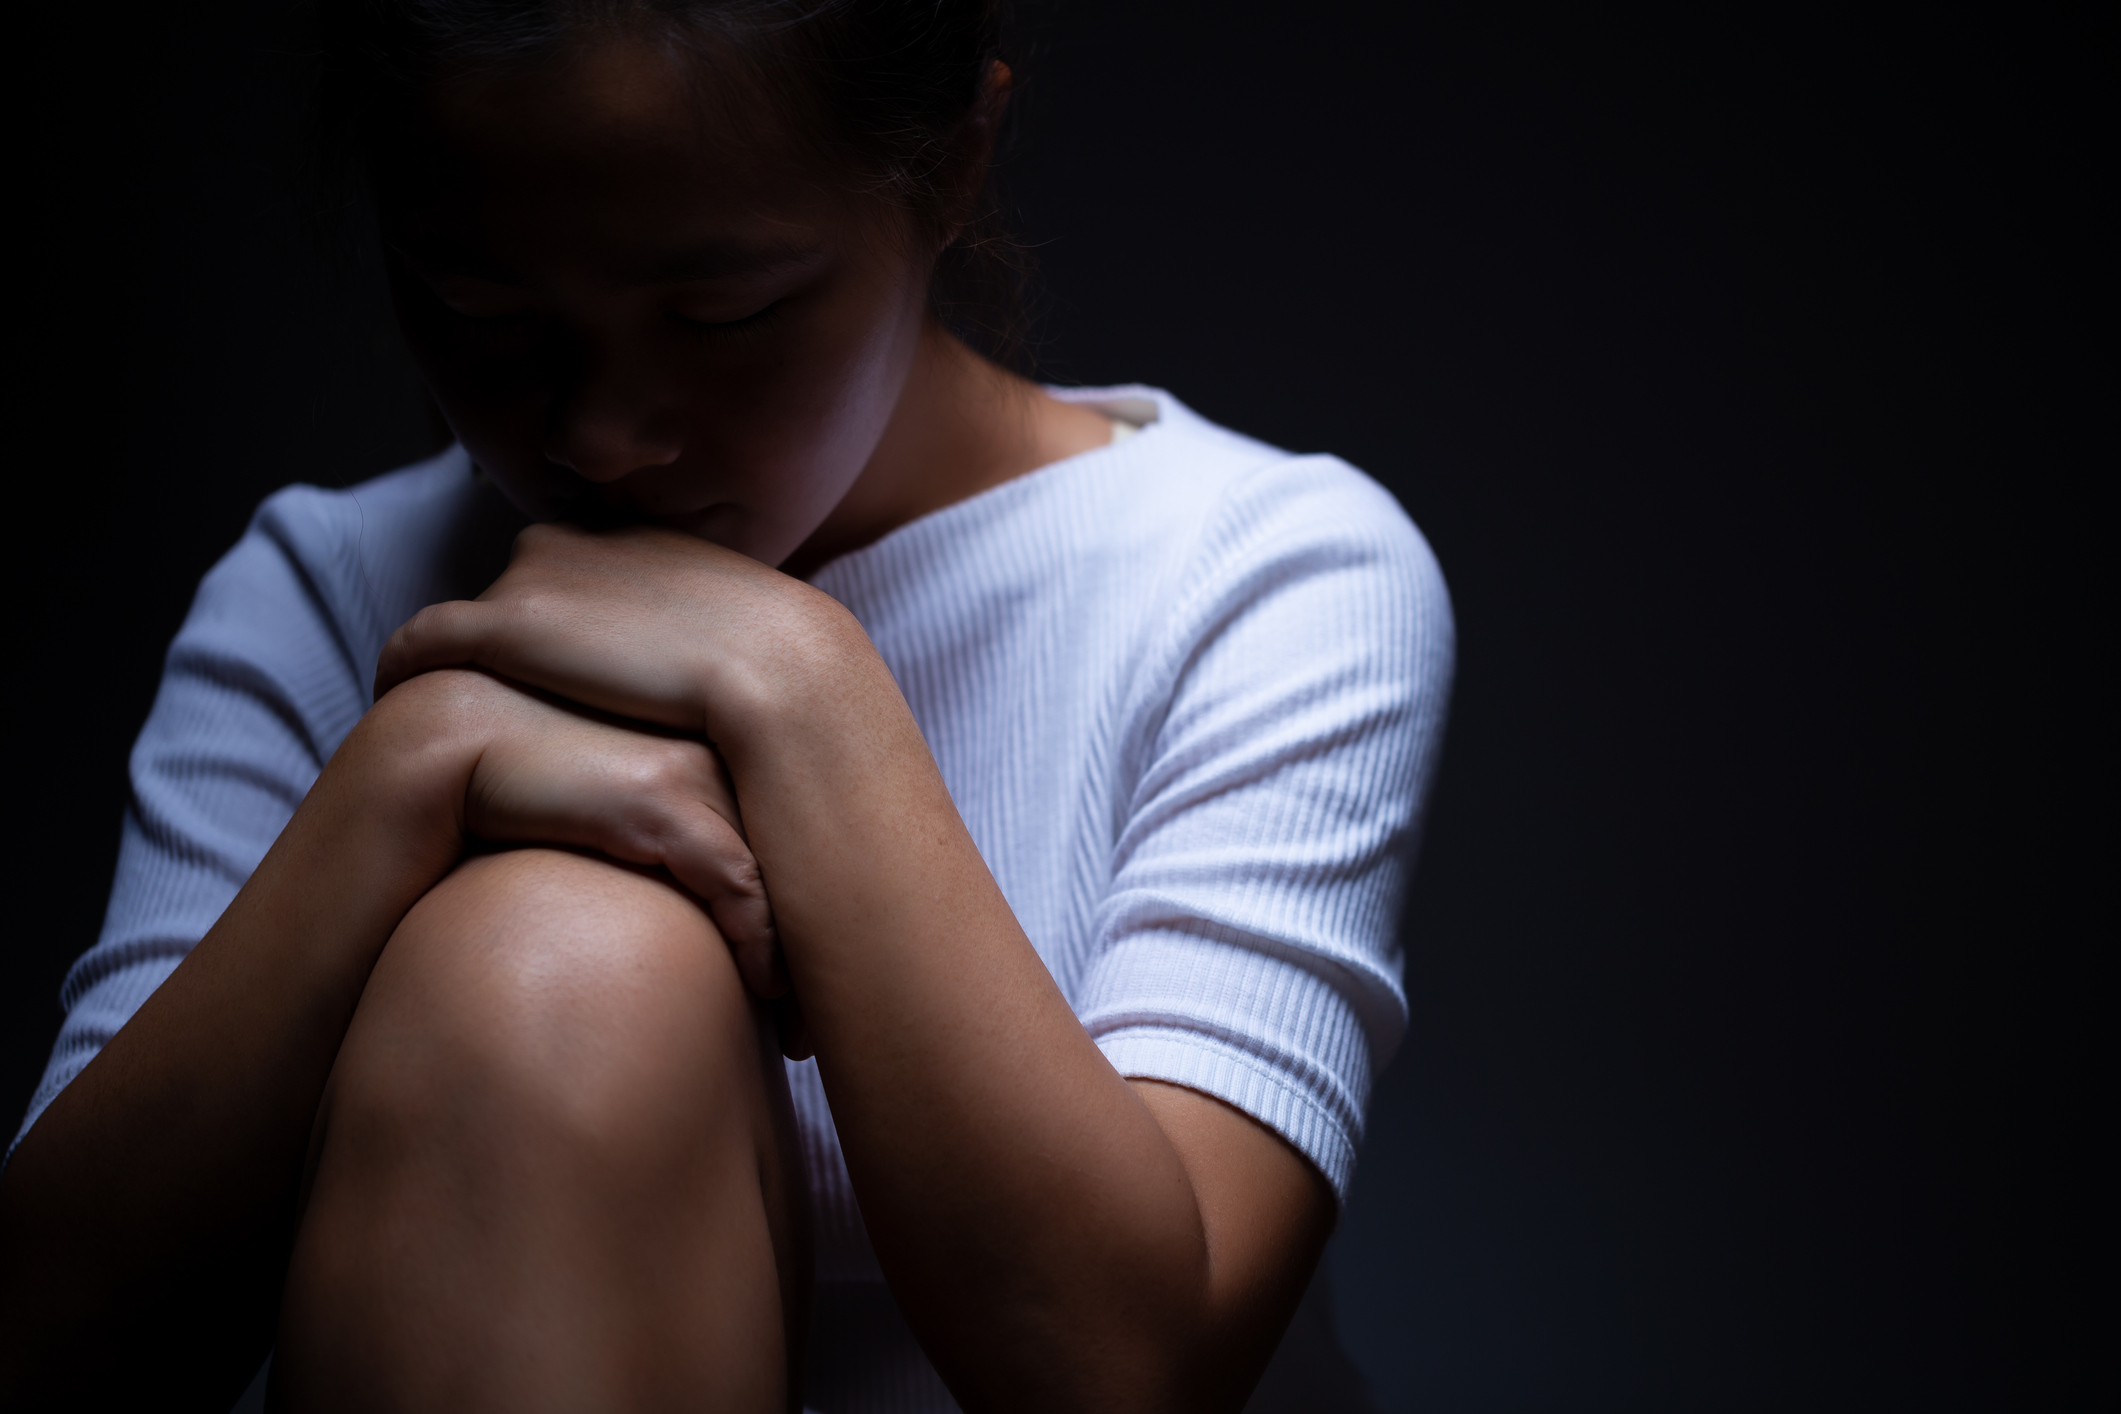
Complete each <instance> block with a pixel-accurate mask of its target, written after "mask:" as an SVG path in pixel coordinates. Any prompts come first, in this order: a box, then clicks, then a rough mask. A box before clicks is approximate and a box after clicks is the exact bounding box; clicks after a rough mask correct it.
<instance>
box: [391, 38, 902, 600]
mask: <svg viewBox="0 0 2121 1414" xmlns="http://www.w3.org/2000/svg"><path fill="white" fill-rule="evenodd" d="M695 62H697V61H695ZM717 99H718V95H717V93H716V92H715V90H714V87H713V75H712V72H711V71H709V72H707V73H705V74H700V73H698V71H694V72H693V73H688V71H687V69H686V68H685V66H684V63H683V61H681V60H679V59H677V58H676V57H674V56H672V55H670V54H667V53H665V52H663V51H661V50H659V49H657V48H655V47H653V46H650V45H646V44H633V43H627V42H623V41H613V42H610V43H607V44H604V45H602V46H600V47H594V48H591V49H589V50H588V51H587V52H584V53H580V54H577V55H571V56H570V57H569V58H568V60H567V62H566V63H565V64H564V65H563V66H554V67H550V68H542V69H538V70H535V71H531V72H522V73H505V74H497V75H488V76H479V77H475V78H466V79H458V80H455V81H452V82H449V83H445V84H443V85H440V86H438V87H437V88H435V89H434V90H432V91H431V92H429V93H428V94H426V95H425V96H424V100H423V102H422V103H421V104H420V106H419V108H418V110H417V111H416V112H415V113H413V114H412V115H411V117H410V120H409V121H408V123H407V124H406V126H405V127H404V128H403V129H402V130H401V135H400V137H399V138H398V139H397V140H396V141H395V142H394V143H393V144H391V145H390V146H389V147H387V148H386V149H385V160H384V161H383V162H382V163H380V164H379V166H380V171H381V181H380V182H379V189H380V193H381V198H382V202H381V210H382V225H383V237H384V243H385V251H386V259H387V261H388V263H389V266H390V273H391V281H392V286H393V290H394V293H395V298H396V302H397V307H398V314H399V320H400V323H401V324H402V326H403V328H404V331H405V335H406V338H407V339H408V341H409V342H410V343H411V345H412V349H413V353H414V356H415V357H416V358H417V359H418V361H419V364H420V366H421V369H422V370H423V371H424V372H425V374H426V376H427V380H428V383H429V385H430V386H431V387H432V389H433V390H434V394H435V397H436V399H437V400H438V401H439V402H440V404H441V407H442V411H443V413H444V414H445V415H446V416H447V417H448V419H449V423H450V426H451V427H452V428H453V429H455V431H456V434H457V436H458V437H459V438H460V439H461V440H462V442H463V444H464V446H465V447H466V448H467V449H468V450H469V451H470V453H471V456H472V458H473V460H474V461H476V462H477V463H478V464H479V466H481V467H483V468H484V469H485V471H486V473H487V474H488V475H489V476H491V477H492V478H493V480H494V481H495V482H496V483H497V484H498V485H499V486H500V487H501V489H502V490H503V491H504V492H506V493H507V495H508V496H509V498H510V499H511V500H513V501H514V502H515V503H516V504H517V505H518V506H520V507H521V508H522V509H523V510H524V511H525V512H527V513H528V514H530V515H531V516H534V517H536V518H539V519H557V518H561V517H568V518H573V519H578V520H589V521H592V522H595V521H602V520H610V519H623V520H649V521H654V522H658V523H661V524H664V525H668V526H671V527H673V528H676V529H680V530H685V531H688V532H691V533H693V534H696V535H700V536H703V537H705V538H706V539H709V540H712V541H714V542H715V543H717V544H720V545H725V546H728V547H729V548H731V549H734V550H738V551H741V552H742V553H744V554H747V555H750V556H752V557H753V558H755V559H758V560H760V561H763V562H764V563H766V564H769V565H772V564H779V563H780V562H781V561H782V560H783V559H785V558H786V557H787V556H788V554H789V553H790V552H791V551H792V550H794V549H795V548H796V547H797V546H798V545H800V544H801V543H802V542H803V541H804V540H805V539H806V538H808V537H809V535H810V533H811V532H812V531H813V530H815V529H816V528H817V527H818V525H819V524H820V523H821V522H822V521H823V520H824V518H825V517H826V515H827V514H828V513H829V512H830V511H831V510H832V508H833V507H834V506H835V505H837V504H838V503H839V501H840V499H841V498H842V497H843V496H844V495H845V494H846V493H847V490H848V489H849V487H851V486H852V485H853V483H854V481H855V478H856V477H857V476H859V475H860V474H861V471H862V469H863V467H864V465H865V464H866V463H867V462H868V460H869V457H870V454H871V452H872V451H873V450H874V449H875V447H876V444H877V441H878V439H879V438H880V437H881V436H882V434H883V431H884V428H885V425H886V424H887V423H888V422H889V420H890V417H891V414H892V410H893V408H894V406H895V405H896V403H897V401H898V398H899V394H900V391H901V389H902V388H903V386H904V384H905V380H906V376H907V372H908V369H909V367H910V366H911V363H912V360H913V356H914V353H915V350H916V348H917V347H918V346H919V343H920V332H921V328H922V324H923V321H924V315H925V308H926V298H927V275H928V270H929V267H930V264H931V260H932V256H933V252H932V251H929V250H926V249H923V248H922V247H921V243H920V242H919V241H918V240H917V239H916V238H915V237H914V236H913V235H912V232H911V229H910V227H909V226H908V225H907V224H906V223H905V222H904V221H903V220H902V219H899V218H897V217H896V216H895V214H894V213H893V212H892V210H891V208H889V207H887V206H886V205H885V204H884V203H882V202H881V201H878V200H876V199H874V198H869V199H863V198H861V197H859V196H857V195H854V194H851V193H849V192H848V191H847V190H846V187H847V183H846V182H845V181H844V180H840V181H835V180H834V179H833V178H832V176H831V174H830V173H829V172H828V171H827V170H826V169H825V168H823V167H822V166H821V165H820V164H819V163H818V161H817V160H816V159H815V158H811V157H808V156H806V155H804V154H803V153H802V152H801V150H800V149H799V148H798V146H797V145H796V144H795V143H794V142H793V141H791V140H790V139H789V138H788V136H787V134H786V133H785V131H784V129H783V125H782V124H781V123H780V122H779V121H778V120H777V119H776V118H775V117H774V116H772V115H771V114H770V113H769V112H768V111H767V109H768V108H769V107H770V105H765V104H757V103H754V104H752V105H750V110H749V111H745V110H744V108H743V105H741V104H740V103H737V102H720V101H717Z"/></svg>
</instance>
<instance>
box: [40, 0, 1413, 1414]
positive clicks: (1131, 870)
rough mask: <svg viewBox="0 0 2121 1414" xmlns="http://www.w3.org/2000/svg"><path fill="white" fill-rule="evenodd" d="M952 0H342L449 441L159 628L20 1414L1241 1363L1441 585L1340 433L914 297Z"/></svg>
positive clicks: (970, 101) (57, 1111)
mask: <svg viewBox="0 0 2121 1414" xmlns="http://www.w3.org/2000/svg"><path fill="white" fill-rule="evenodd" d="M997 4H998V0H326V3H325V4H324V16H323V18H324V23H325V29H324V34H325V44H324V59H325V65H326V96H327V100H328V104H327V113H328V115H329V116H330V118H331V119H332V122H333V124H334V126H333V128H332V131H335V132H338V133H340V134H341V135H342V136H344V137H345V138H346V139H347V140H348V141H349V142H350V144H351V148H350V150H351V151H353V152H355V153H356V154H357V156H358V162H359V171H360V172H361V174H362V176H363V181H364V183H365V185H366V188H367V190H368V191H369V193H370V194H371V195H372V197H373V200H374V203H375V211H376V215H377V220H378V223H379V229H380V232H381V237H382V241H383V246H384V251H385V258H386V261H387V264H388V267H389V272H390V277H391V281H392V285H393V289H394V291H395V299H396V302H397V308H398V314H399V319H400V321H401V324H402V327H403V329H404V333H405V336H406V339H407V341H408V342H409V344H410V346H411V348H412V349H413V351H414V353H415V356H416V357H417V359H418V361H419V364H420V366H421V368H422V370H423V371H424V374H425V376H426V378H427V381H428V384H429V386H430V387H431V388H432V390H433V393H434V396H435V399H436V401H437V402H438V404H439V405H440V407H441V408H442V410H443V412H444V413H445V415H446V416H447V418H448V420H449V424H450V426H451V428H452V429H453V430H454V432H455V435H456V437H457V444H456V445H455V446H453V447H452V448H451V449H450V450H448V451H447V452H445V453H443V454H442V455H440V456H438V457H436V458H435V459H434V460H432V461H429V462H426V463H423V464H421V465H418V466H413V467H409V468H406V469H405V470H402V471H398V472H395V473H393V474H391V475H388V476H384V477H380V478H378V479H376V480H374V481H371V482H368V483H366V484H364V485H361V486H358V487H355V488H354V489H352V490H350V491H343V492H326V491H319V490H316V489H314V488H310V487H304V486H295V487H290V488H289V489H287V490H285V491H282V492H280V493H279V494H278V495H276V496H274V497H272V498H271V499H270V500H268V501H267V502H266V503H265V505H264V506H263V507H262V508H261V509H260V510H259V512H258V514H257V516H256V518H255V520H254V521H253V523H252V525H251V527H250V530H249V531H248V533H247V534H246V535H245V536H244V538H243V539H242V541H241V542H240V543H239V544H238V545H237V546H236V547H235V549H234V550H232V551H231V552H230V553H229V554H228V556H227V557H226V558H225V559H224V560H222V562H221V563H220V564H219V565H218V566H217V567H216V568H215V569H214V570H213V572H212V573H211V574H209V575H208V576H207V578H206V580H205V582H204V583H203V584H202V585H201V587H200V590H199V594H198V598H197V600H196V602H195V603H194V604H193V606H192V610H191V613H190V616H189V618H188V619H187V620H186V621H185V624H184V627H183V630H182V631H181V632H180V633H179V635H178V637H177V640H176V642H175V643H174V644H173V645H172V647H171V649H170V653H169V659H168V665H167V671H166V674H165V677H164V680H163V684H162V688H161V692H160V695H159V696H158V697H157V699H156V702H155V707H154V711H153V714H152V716H151V717H150V718H149V720H148V723H147V726H146V728H145V730H144V732H143V733H142V735H141V737H140V740H139V743H138V745H137V746H136V747H135V750H134V753H133V758H132V772H133V783H134V804H133V808H132V810H131V811H130V813H129V815H128V817H127V820H126V827H125V837H124V844H123V851H122V854H121V857H120V862H119V867H118V876H117V883H116V887H115V890H114V892H113V895H112V899H111V903H110V910H109V914H108V918H107V921H106V923H105V925H104V930H103V934H102V937H101V940H100V941H99V942H98V943H97V945H96V947H95V948H94V949H93V950H91V951H90V952H89V953H88V954H87V955H86V956H85V957H83V958H82V959H81V961H80V962H79V964H77V965H76V967H75V968H74V970H73V972H72V974H71V975H70V976H69V978H68V980H67V984H66V991H65V1001H66V1003H67V1006H68V1008H69V1013H68V1019H67V1023H66V1027H65V1030H64V1032H63V1034H62V1036H61V1039H60V1042H59V1045H58V1048H57V1052H56V1054H55V1055H54V1057H53V1060H52V1063H51V1067H50V1070H49V1072H48V1073H47V1075H46V1077H45V1081H44V1084H43V1086H42V1087H41V1088H40V1089H39V1091H38V1093H37V1097H36V1101H35V1103H34V1105H33V1106H32V1108H31V1111H30V1114H29V1117H28V1119H27V1121H26V1122H25V1124H24V1127H23V1130H22V1133H21V1135H20V1137H19V1138H18V1140H17V1143H16V1146H15V1148H14V1149H13V1151H12V1154H11V1157H10V1159H9V1166H8V1169H7V1172H6V1175H5V1180H4V1185H0V1243H4V1256H5V1262H4V1268H5V1270H4V1276H0V1288H4V1302H5V1310H4V1313H0V1331H4V1332H5V1335H4V1341H5V1346H6V1350H7V1359H6V1364H5V1366H4V1369H0V1380H4V1381H5V1383H4V1385H0V1399H4V1400H5V1401H6V1402H7V1405H8V1407H9V1408H15V1407H24V1408H27V1407H32V1406H37V1407H44V1402H45V1401H56V1400H58V1399H61V1398H63V1399H65V1400H66V1402H67V1403H68V1404H69V1405H70V1406H72V1407H81V1408H100V1407H119V1406H118V1405H117V1403H116V1401H118V1400H119V1399H121V1398H122V1399H130V1400H135V1401H138V1402H139V1407H153V1408H158V1409H161V1408H199V1409H213V1410H217V1411H218V1410H221V1409H225V1408H226V1407H227V1404H228V1402H229V1401H230V1400H231V1399H232V1398H233V1397H234V1395H235V1394H236V1393H237V1392H238V1391H240V1390H241V1389H242V1387H243V1385H244V1383H245V1381H246V1380H247V1379H248V1377H249V1376H250V1374H251V1372H252V1371H253V1370H254V1369H255V1368H256V1367H257V1365H258V1363H259V1361H260V1360H262V1359H263V1358H264V1356H265V1354H266V1352H267V1351H268V1350H271V1351H272V1352H273V1365H272V1385H271V1391H270V1400H271V1402H272V1404H273V1406H274V1407H277V1408H281V1409H287V1410H298V1411H311V1410H350V1411H375V1410H409V1411H426V1410H434V1411H442V1410H448V1411H452V1412H453V1414H456V1412H457V1411H467V1410H489V1409H490V1410H508V1411H538V1410H553V1411H579V1410H625V1411H633V1410H641V1411H648V1410H663V1409H671V1410H677V1409H686V1410H697V1409H714V1410H725V1409H726V1410H746V1411H751V1410H756V1411H767V1410H782V1409H795V1408H799V1407H802V1406H803V1405H805V1404H807V1405H809V1406H810V1407H813V1408H816V1409H819V1410H824V1411H842V1410H847V1411H854V1410H874V1411H929V1410H944V1409H949V1408H952V1407H962V1408H964V1409H968V1410H1039V1409H1054V1410H1115V1411H1116V1410H1137V1409H1138V1410H1158V1411H1165V1410H1235V1409H1238V1408H1239V1407H1241V1406H1242V1404H1243V1402H1244V1400H1245V1398H1246V1395H1247V1392H1248V1390H1249V1389H1250V1388H1251V1386H1252V1383H1253V1382H1254V1381H1255V1380H1256V1379H1257V1378H1258V1375H1259V1372H1260V1370H1261V1368H1262V1366H1263V1365H1264V1364H1265V1362H1266V1360H1267V1358H1268V1356H1269V1355H1270V1354H1271V1353H1272V1351H1273V1349H1274V1346H1275V1342H1276V1340H1277V1338H1278V1336H1279V1334H1280V1332H1281V1330H1282V1328H1283V1326H1284V1325H1285V1324H1286V1323H1287V1321H1288V1319H1289V1316H1290V1312H1291V1310H1292V1309H1293V1307H1294V1305H1295V1303H1296V1301H1297V1299H1298V1297H1299V1295H1300V1294H1301V1293H1302V1291H1303V1289H1304V1287H1305V1284H1306V1282H1307V1281H1308V1280H1309V1278H1310V1275H1311V1272H1312V1269H1313V1267H1314V1265H1315V1264H1316V1262H1317V1260H1318V1256H1319V1252H1320V1250H1321V1248H1322V1246H1323V1244H1324V1242H1325V1240H1326V1237H1327V1234H1328V1232H1329V1231H1330V1229H1331V1227H1332V1225H1333V1222H1334V1217H1335V1213H1336V1209H1337V1204H1338V1202H1339V1201H1340V1200H1341V1199H1342V1198H1343V1197H1344V1196H1345V1194H1346V1191H1347V1185H1348V1181H1349V1177H1350V1174H1351V1171H1352V1168H1353V1164H1354V1158H1355V1152H1356V1147H1357V1143H1358V1140H1359V1138H1360V1134H1361V1129H1362V1120H1363V1112H1364V1106H1365V1104H1366V1101H1367V1098H1368V1092H1369V1086H1370V1082H1371V1077H1372V1075H1373V1073H1374V1072H1375V1071H1376V1070H1377V1069H1378V1068H1379V1067H1380V1066H1381V1065H1383V1064H1384V1062H1385V1061H1386V1060H1387V1059H1388V1058H1389V1056H1390V1054H1391V1052H1392V1050H1393V1048H1394V1046H1395V1045H1396V1044H1397V1041H1398V1039H1399V1036H1400V1034H1401V1032H1402V1030H1403V1028H1404V1025H1405V1018H1406V1008H1405V1001H1404V997H1403V995H1402V993H1401V989H1400V965H1399V954H1398V948H1397V944H1396V942H1395V929H1396V920H1397V911H1398V903H1399V898H1400V894H1401V891H1402V887H1403V884H1404V882H1405V879H1406V875H1407V870H1408V865H1409V860H1410V856H1411V852H1412V848H1413V843H1414V838H1415V833H1416V825H1417V820H1418V814H1419V805H1420V801H1421V798H1422V794H1423V789H1424V784H1425V782H1426V780H1427V778H1428V776H1429V774H1430V770H1431V767H1432V765H1433V762H1434V760H1435V755H1436V746H1437V742H1438V739H1439V734H1440V729H1441V722H1442V715H1443V706H1444V701H1445V696H1446V693H1447V688H1448V679H1449V675H1450V663H1451V626H1450V618H1449V610H1448V606H1447V602H1446V598H1445V594H1444V590H1443V586H1442V582H1441V580H1440V578H1439V576H1438V574H1437V571H1436V568H1435V564H1434V562H1433V561H1432V559H1431V558H1430V556H1429V554H1428V551H1427V548H1426V547H1425V546H1424V544H1423V543H1422V541H1421V539H1420V537H1419V535H1418V534H1417V533H1416V531H1415V530H1414V528H1413V526H1412V525H1411V524H1410V523H1409V522H1408V520H1407V519H1406V517H1405V515H1404V514H1403V513H1402V512H1401V511H1400V509H1399V508H1398V506H1397V505H1396V504H1395V503H1394V502H1393V500H1392V498H1391V497H1390V496H1388V495H1386V494H1385V493H1384V492H1383V491H1382V490H1380V489H1379V488H1378V487H1377V486H1376V485H1375V484H1373V483H1372V482H1370V481H1369V480H1367V479H1366V478H1364V477H1363V476H1362V475H1361V474H1360V473H1358V472H1356V471H1354V470H1352V469H1350V468H1349V467H1347V466H1346V465H1344V464H1342V463H1341V462H1338V461H1336V460H1334V459H1332V458H1330V457H1322V456H1294V455H1291V454H1289V453H1286V452H1282V451H1278V450H1276V449H1274V448H1272V447H1268V446H1265V445H1263V444H1261V443H1258V442H1254V441H1251V440H1249V439H1247V438H1244V437H1242V436H1239V435H1236V434H1234V433H1231V432H1227V431H1224V430H1222V429H1221V428H1218V427H1215V426H1213V425H1211V424H1209V423H1207V422H1206V421H1204V420H1203V419H1201V418H1200V417H1198V416H1196V415H1195V414H1193V413H1192V412H1190V411H1188V410H1187V409H1186V408H1185V407H1184V406H1183V405H1181V404H1180V403H1178V402H1177V401H1176V400H1175V399H1173V398H1171V397H1170V396H1169V395H1167V394H1164V393H1161V392H1156V391H1153V390H1149V389H1145V388H1139V387H1130V388H1117V389H1103V390H1069V391H1057V390H1049V389H1042V388H1040V387H1038V386H1037V385H1035V384H1032V383H1030V382H1027V381H1025V380H1024V379H1022V378H1020V377H1018V376H1016V375H1014V374H1012V373H1010V372H1007V371H1004V369H1003V368H1002V367H1001V366H999V365H998V364H997V363H995V362H991V361H989V360H988V359H986V358H983V357H981V356H980V355H979V354H977V353H975V352H974V351H973V349H972V348H971V347H969V346H968V344H967V343H966V342H965V341H964V340H963V339H962V338H961V337H960V336H959V334H954V333H953V332H951V331H952V329H953V328H955V329H957V330H958V331H959V333H963V332H964V331H965V330H966V329H968V328H974V327H977V325H978V315H977V309H976V307H975V306H974V305H973V304H971V303H970V302H969V300H970V296H968V295H967V294H966V291H967V290H969V289H973V288H975V287H977V285H978V284H979V277H980V275H981V272H982V262H983V261H987V260H989V259H990V258H991V257H992V256H993V254H994V252H995V250H996V249H997V246H996V243H995V241H994V240H993V239H992V236H991V232H990V229H989V228H990V225H991V223H990V221H989V217H990V215H991V211H992V203H991V198H990V196H989V195H988V192H989V186H988V166H989V158H990V155H991V151H992V147H993V138H994V133H995V130H996V127H997V125H998V124H999V123H1000V121H1001V119H1002V116H1003V112H1004V109H1005V106H1006V104H1007V102H1008V98H1009V90H1010V82H1011V73H1010V69H1009V68H1008V66H1007V65H1006V63H1005V62H1003V58H1002V54H1001V51H1000V49H999V40H998V34H999V21H1000V17H999V15H998V12H997ZM784 1056H785V1057H787V1059H784ZM953 1401H954V1402H955V1403H954V1405H953Z"/></svg>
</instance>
